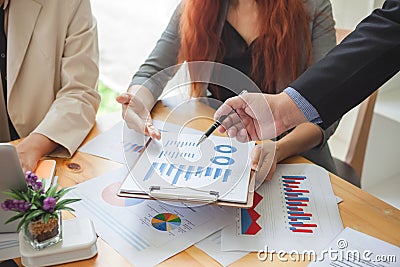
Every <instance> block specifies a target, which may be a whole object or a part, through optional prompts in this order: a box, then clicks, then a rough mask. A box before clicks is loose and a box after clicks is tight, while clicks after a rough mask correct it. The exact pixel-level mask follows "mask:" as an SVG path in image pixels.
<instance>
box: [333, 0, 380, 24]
mask: <svg viewBox="0 0 400 267" xmlns="http://www.w3.org/2000/svg"><path fill="white" fill-rule="evenodd" d="M331 2H332V8H333V15H334V17H335V20H336V27H337V28H342V29H354V28H355V26H356V25H357V24H358V23H359V22H360V21H361V20H362V19H363V18H365V17H366V16H368V15H369V14H370V13H371V11H372V10H373V9H375V8H377V7H381V6H382V4H383V2H384V0H331Z"/></svg>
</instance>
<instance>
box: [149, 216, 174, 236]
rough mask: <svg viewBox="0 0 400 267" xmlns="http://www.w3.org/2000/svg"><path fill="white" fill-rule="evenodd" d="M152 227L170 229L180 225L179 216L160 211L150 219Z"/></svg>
mask: <svg viewBox="0 0 400 267" xmlns="http://www.w3.org/2000/svg"><path fill="white" fill-rule="evenodd" d="M151 224H152V225H153V227H154V228H156V229H157V230H160V231H164V232H166V231H172V230H174V229H175V228H177V227H179V225H181V218H179V216H178V215H176V214H173V213H160V214H158V215H156V216H154V217H153V218H152V219H151Z"/></svg>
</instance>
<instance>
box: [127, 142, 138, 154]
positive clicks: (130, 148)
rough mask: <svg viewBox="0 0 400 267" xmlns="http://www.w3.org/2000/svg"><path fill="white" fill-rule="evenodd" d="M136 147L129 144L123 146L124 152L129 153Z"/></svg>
mask: <svg viewBox="0 0 400 267" xmlns="http://www.w3.org/2000/svg"><path fill="white" fill-rule="evenodd" d="M135 147H136V144H133V145H132V144H131V143H127V144H125V151H127V152H129V151H130V150H132V149H134V148H135Z"/></svg>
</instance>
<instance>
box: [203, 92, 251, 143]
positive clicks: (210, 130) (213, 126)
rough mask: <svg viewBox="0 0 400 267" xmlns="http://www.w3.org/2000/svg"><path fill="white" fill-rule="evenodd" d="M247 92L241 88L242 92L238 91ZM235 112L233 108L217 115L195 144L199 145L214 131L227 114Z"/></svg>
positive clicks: (242, 93)
mask: <svg viewBox="0 0 400 267" xmlns="http://www.w3.org/2000/svg"><path fill="white" fill-rule="evenodd" d="M246 93H247V90H243V91H242V92H240V94H239V95H244V94H246ZM233 113H235V110H234V109H232V110H231V111H230V112H229V113H228V114H227V115H222V116H221V117H219V119H218V120H216V121H215V122H214V123H213V125H211V127H210V128H208V130H207V131H206V132H205V133H204V134H203V135H202V136H201V137H200V139H199V141H198V142H197V145H196V146H198V145H200V144H201V143H203V142H204V140H206V139H207V138H208V137H209V136H210V135H211V134H212V133H213V132H214V131H215V129H217V128H218V126H220V125H221V124H222V122H223V121H224V120H225V119H226V118H227V117H229V115H231V114H233Z"/></svg>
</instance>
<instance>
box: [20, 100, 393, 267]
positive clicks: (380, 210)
mask: <svg viewBox="0 0 400 267" xmlns="http://www.w3.org/2000/svg"><path fill="white" fill-rule="evenodd" d="M178 101H180V99H179V98H175V99H174V100H171V99H170V100H164V101H162V102H159V103H158V104H157V106H156V107H155V109H154V111H153V118H154V119H160V120H163V119H166V118H167V121H168V122H174V123H182V122H184V121H188V120H190V119H192V118H195V117H198V116H203V117H202V118H200V119H196V120H194V121H192V122H191V123H190V124H189V125H188V126H190V127H193V128H197V129H199V130H206V128H207V127H208V126H209V125H210V124H209V121H208V122H207V123H205V122H206V121H207V119H206V117H208V118H211V117H212V114H213V113H214V110H213V109H211V108H209V107H207V106H205V105H204V104H202V103H199V102H198V101H191V102H190V103H186V104H180V103H178ZM177 105H178V106H179V116H173V117H168V114H169V113H170V111H171V110H172V109H173V108H174V107H176V106H177ZM120 119H121V115H120V114H110V115H107V116H103V117H101V118H99V119H98V120H97V123H96V126H95V127H94V128H93V130H92V131H91V132H90V134H89V136H88V137H87V139H86V140H85V142H87V141H88V140H90V139H92V138H93V137H95V136H96V135H98V134H99V133H101V132H103V131H105V130H107V129H108V128H110V127H111V126H112V125H114V124H115V123H116V122H117V121H118V120H120ZM208 120H210V119H208ZM56 161H57V175H58V176H59V179H58V181H59V183H60V184H61V185H62V186H64V187H65V186H73V185H76V184H79V183H81V182H84V181H87V180H89V179H91V178H94V177H97V176H99V175H101V174H103V173H105V172H108V171H111V170H112V169H116V168H119V167H121V165H120V164H119V163H115V162H112V161H109V160H105V159H101V158H98V157H95V156H91V155H88V154H84V153H80V152H77V153H76V154H75V155H74V156H73V157H72V158H71V159H56ZM284 163H309V161H307V160H306V159H304V158H302V157H293V158H290V159H288V160H286V161H285V162H284ZM330 178H331V182H332V186H333V191H334V192H335V194H336V195H337V196H339V197H341V198H342V199H343V202H342V203H340V204H339V211H340V215H341V217H342V220H343V224H344V226H345V227H351V228H353V229H355V230H358V231H361V232H363V233H366V234H369V235H371V236H374V237H377V238H379V239H382V240H384V241H387V242H389V243H392V244H394V245H397V246H400V211H399V210H398V209H396V208H394V207H392V206H390V205H388V204H386V203H385V202H383V201H381V200H379V199H377V198H376V197H374V196H372V195H370V194H368V193H366V192H365V191H363V190H361V189H359V188H357V187H355V186H353V185H351V184H349V183H348V182H346V181H344V180H342V179H340V178H338V177H337V176H335V175H333V174H330ZM97 248H98V255H97V256H95V257H93V258H91V259H89V260H85V261H80V262H74V263H70V264H64V266H107V267H108V266H131V265H130V263H129V262H128V261H126V260H125V259H124V258H123V257H122V256H120V255H119V254H118V253H117V252H116V251H115V250H113V249H112V248H111V247H110V246H109V245H108V244H107V243H105V242H104V241H103V240H102V239H101V238H98V241H97ZM16 261H17V263H18V264H19V265H21V261H20V259H16ZM266 264H268V266H281V265H283V264H285V263H284V262H279V261H277V260H275V261H274V262H269V261H266V262H261V261H259V260H258V259H257V255H256V253H251V254H249V255H247V256H245V257H244V258H242V259H240V260H239V261H237V262H235V263H234V264H233V265H232V266H265V265H266ZM288 264H290V266H306V265H307V262H290V259H289V263H288ZM21 266H22V265H21ZM137 266H140V264H137ZM160 266H173V267H178V266H192V267H195V266H220V265H219V264H218V263H217V262H216V261H214V260H213V259H212V258H211V257H209V256H208V255H207V254H205V253H204V252H202V251H201V250H199V249H198V248H196V247H194V246H191V247H190V248H188V249H186V250H184V251H182V252H181V253H179V254H177V255H175V256H173V257H171V258H170V259H168V260H167V261H165V262H163V263H161V264H160ZM286 266H287V265H286Z"/></svg>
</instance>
